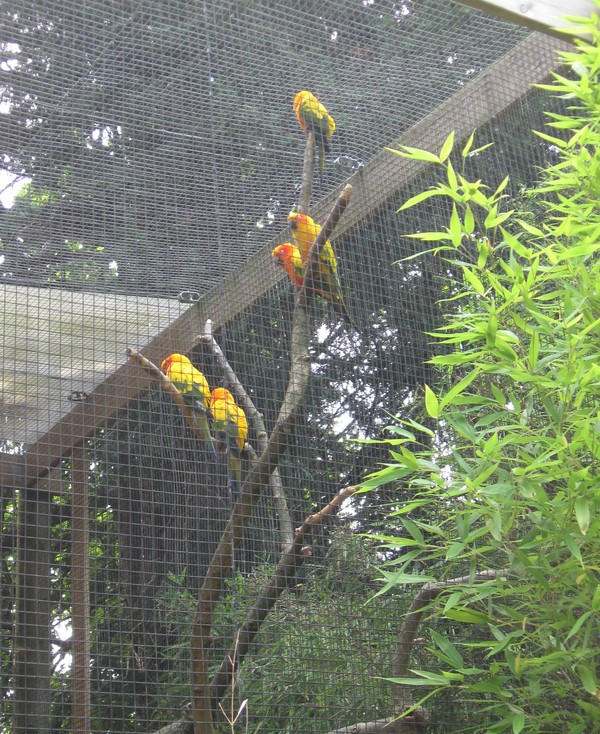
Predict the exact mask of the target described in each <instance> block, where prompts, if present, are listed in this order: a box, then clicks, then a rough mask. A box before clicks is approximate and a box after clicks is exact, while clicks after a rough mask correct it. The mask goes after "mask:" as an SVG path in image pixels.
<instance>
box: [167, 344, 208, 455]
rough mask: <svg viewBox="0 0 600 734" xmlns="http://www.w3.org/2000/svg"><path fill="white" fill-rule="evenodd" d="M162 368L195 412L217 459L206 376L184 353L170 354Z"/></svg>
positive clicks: (205, 439)
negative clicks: (209, 418) (211, 431)
mask: <svg viewBox="0 0 600 734" xmlns="http://www.w3.org/2000/svg"><path fill="white" fill-rule="evenodd" d="M160 368H161V369H162V371H163V372H165V373H166V375H167V377H168V378H169V379H170V380H171V382H172V383H173V384H174V385H175V387H176V388H177V391H178V392H179V393H180V394H181V396H182V397H183V399H184V400H185V402H186V403H187V404H188V405H189V407H190V408H191V409H192V411H193V413H194V423H195V425H196V427H197V428H198V430H199V431H200V433H201V435H202V438H203V440H204V441H206V442H207V443H208V445H209V446H210V449H211V454H212V457H213V459H214V460H215V461H217V451H216V449H215V444H214V441H213V437H212V436H211V434H210V429H209V427H208V417H209V412H208V401H209V398H210V387H209V386H208V382H207V380H206V377H204V375H203V374H202V372H200V370H197V369H196V368H195V367H194V365H193V364H192V363H191V362H190V360H189V359H188V358H187V357H186V356H185V355H184V354H170V355H169V356H168V357H166V358H165V359H163V361H162V364H161V365H160Z"/></svg>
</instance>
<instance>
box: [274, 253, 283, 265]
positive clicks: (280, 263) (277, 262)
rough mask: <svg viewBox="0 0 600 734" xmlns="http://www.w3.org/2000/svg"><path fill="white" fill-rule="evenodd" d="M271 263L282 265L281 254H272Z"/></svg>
mask: <svg viewBox="0 0 600 734" xmlns="http://www.w3.org/2000/svg"><path fill="white" fill-rule="evenodd" d="M272 260H273V265H277V266H278V267H280V268H282V267H283V260H282V259H281V255H273V257H272Z"/></svg>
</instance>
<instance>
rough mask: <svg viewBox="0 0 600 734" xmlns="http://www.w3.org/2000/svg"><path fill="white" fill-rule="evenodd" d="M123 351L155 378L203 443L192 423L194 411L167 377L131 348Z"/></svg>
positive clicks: (194, 423)
mask: <svg viewBox="0 0 600 734" xmlns="http://www.w3.org/2000/svg"><path fill="white" fill-rule="evenodd" d="M125 351H126V352H127V354H128V355H129V356H130V357H131V358H132V359H134V360H135V361H136V362H138V364H139V365H140V367H143V369H145V370H146V371H147V372H149V373H150V374H151V375H152V376H153V377H155V378H156V379H157V380H158V381H159V382H160V386H161V387H162V388H163V390H165V392H167V393H169V395H170V396H171V399H172V400H173V402H174V403H175V404H176V405H177V407H178V408H179V410H180V412H181V414H182V415H183V417H184V418H185V422H186V423H187V424H188V426H189V427H190V429H191V430H192V431H193V432H194V435H195V436H196V438H199V439H200V440H201V441H203V442H204V436H203V435H202V431H201V430H200V429H199V428H198V426H197V425H196V422H195V421H194V411H193V410H192V409H191V408H190V406H189V405H188V404H187V403H186V402H185V400H184V399H183V396H182V395H181V393H180V392H179V390H178V389H177V388H176V387H175V385H174V384H173V383H172V382H171V380H170V379H169V378H168V377H167V375H165V373H164V372H163V371H162V370H161V369H159V368H158V367H157V366H156V365H155V364H154V363H153V362H151V361H150V360H149V359H147V358H146V357H144V356H143V355H142V354H140V353H139V352H136V351H135V349H131V347H127V349H126V350H125Z"/></svg>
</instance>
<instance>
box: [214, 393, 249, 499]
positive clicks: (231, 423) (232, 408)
mask: <svg viewBox="0 0 600 734" xmlns="http://www.w3.org/2000/svg"><path fill="white" fill-rule="evenodd" d="M209 406H210V412H211V413H212V417H213V425H214V427H215V431H216V434H217V438H218V439H219V441H221V442H222V443H224V444H225V445H226V446H227V450H228V453H229V468H230V476H229V482H230V485H231V491H232V494H233V496H234V497H235V498H237V497H239V495H240V492H241V489H242V451H243V450H244V445H245V443H246V436H247V435H248V421H247V420H246V414H245V413H244V411H243V410H242V409H241V408H240V407H239V406H238V405H236V403H235V400H234V399H233V395H232V394H231V393H230V392H229V390H226V389H225V388H224V387H217V388H215V389H214V390H213V391H212V393H211V394H210V398H209Z"/></svg>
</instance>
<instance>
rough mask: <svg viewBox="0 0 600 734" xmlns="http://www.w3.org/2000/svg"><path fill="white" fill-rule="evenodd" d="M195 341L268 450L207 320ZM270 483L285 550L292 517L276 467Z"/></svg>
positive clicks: (246, 397)
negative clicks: (203, 346) (211, 360)
mask: <svg viewBox="0 0 600 734" xmlns="http://www.w3.org/2000/svg"><path fill="white" fill-rule="evenodd" d="M198 339H199V340H200V341H201V342H202V343H203V344H206V345H207V346H208V347H209V348H210V350H211V352H212V354H213V357H214V358H215V359H216V361H217V362H218V364H219V366H220V368H221V370H222V372H223V374H224V375H225V381H226V383H227V384H228V385H229V386H230V387H231V389H232V391H233V393H234V395H235V397H236V399H237V402H238V403H239V404H240V406H241V407H242V408H243V409H244V411H245V413H246V415H247V416H248V418H249V419H250V420H251V421H252V424H253V425H254V429H255V431H256V435H257V437H258V449H259V451H260V452H261V453H262V452H263V451H264V450H265V449H266V447H267V436H268V434H267V429H266V427H265V422H264V420H263V416H262V414H261V413H259V411H258V410H257V409H256V406H255V405H254V403H253V402H252V400H251V398H250V396H249V395H248V393H247V392H246V390H245V389H244V386H243V385H242V383H241V382H240V380H239V379H238V377H237V375H236V374H235V372H234V371H233V369H232V367H231V365H230V364H229V362H228V361H227V358H226V357H225V355H224V354H223V350H222V349H221V347H220V346H219V344H218V342H217V340H216V339H215V337H214V336H213V333H212V321H211V320H210V319H208V320H207V322H206V325H205V327H204V334H202V335H201V336H199V337H198ZM247 450H248V452H249V453H250V454H252V460H253V461H256V460H257V458H258V457H257V456H256V454H255V453H254V451H253V449H252V447H251V446H250V445H248V447H247ZM269 484H270V485H271V493H272V494H273V504H274V505H275V511H276V513H277V517H278V519H279V532H280V533H281V542H282V547H283V548H287V547H289V546H290V545H291V544H292V543H293V541H294V530H293V525H292V517H291V515H290V511H289V509H288V506H287V502H286V499H285V495H284V494H283V487H282V484H281V475H280V474H279V469H278V468H277V467H275V469H274V470H273V473H272V474H271V476H270V478H269Z"/></svg>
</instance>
